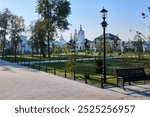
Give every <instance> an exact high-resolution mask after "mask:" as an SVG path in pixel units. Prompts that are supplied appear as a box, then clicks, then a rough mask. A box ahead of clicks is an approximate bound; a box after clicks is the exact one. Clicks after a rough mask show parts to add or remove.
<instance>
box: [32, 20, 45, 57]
mask: <svg viewBox="0 0 150 117" xmlns="http://www.w3.org/2000/svg"><path fill="white" fill-rule="evenodd" d="M43 24H44V22H43V21H40V20H38V21H37V22H36V24H35V33H36V35H37V36H36V40H37V42H38V45H39V49H40V56H41V55H42V56H43V57H46V53H45V50H46V44H45V36H46V31H45V26H44V25H43Z"/></svg>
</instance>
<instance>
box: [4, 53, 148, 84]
mask: <svg viewBox="0 0 150 117" xmlns="http://www.w3.org/2000/svg"><path fill="white" fill-rule="evenodd" d="M83 57H84V53H78V55H77V58H83ZM91 57H94V56H91ZM3 59H4V60H7V61H12V60H14V58H13V57H12V56H9V57H5V58H3ZM57 59H58V56H53V57H51V60H57ZM61 59H68V55H64V54H62V55H61ZM39 60H48V58H42V59H40V56H39V55H36V56H34V58H33V57H32V56H24V57H23V58H20V57H19V56H17V61H23V62H28V61H39ZM76 64H77V65H76V70H75V73H76V78H77V79H78V80H81V81H83V80H84V74H85V73H88V74H89V75H90V78H91V79H90V81H89V82H88V83H89V84H94V85H97V86H99V85H100V78H101V76H103V75H102V74H97V73H96V71H95V61H94V60H88V61H77V63H76ZM106 64H107V67H106V69H107V70H106V71H107V78H108V80H107V81H108V83H109V84H116V80H115V72H114V69H115V68H132V67H144V69H145V71H146V73H147V74H150V58H149V56H148V57H143V58H142V59H140V60H138V59H137V58H135V57H130V58H122V59H107V62H106ZM34 65H35V69H39V64H34ZM46 66H47V67H48V72H51V73H53V72H54V68H55V69H56V74H57V75H59V76H63V77H64V76H65V68H66V63H65V62H64V63H62V62H57V63H45V64H40V70H43V71H45V68H46ZM73 77H74V76H73V74H72V73H68V72H67V78H73ZM92 79H93V80H92Z"/></svg>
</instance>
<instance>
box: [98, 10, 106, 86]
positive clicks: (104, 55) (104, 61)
mask: <svg viewBox="0 0 150 117" xmlns="http://www.w3.org/2000/svg"><path fill="white" fill-rule="evenodd" d="M100 12H101V13H102V19H103V21H102V23H101V25H102V27H103V38H104V40H103V75H104V76H103V77H104V83H106V82H107V78H106V33H105V31H106V27H107V25H108V24H107V22H106V21H105V19H106V16H107V12H108V11H107V10H106V9H104V8H103V9H102V10H101V11H100Z"/></svg>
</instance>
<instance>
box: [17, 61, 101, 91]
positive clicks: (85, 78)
mask: <svg viewBox="0 0 150 117" xmlns="http://www.w3.org/2000/svg"><path fill="white" fill-rule="evenodd" d="M17 64H18V65H23V66H26V67H28V68H32V69H37V70H39V71H45V72H46V73H53V74H54V75H59V76H63V77H65V78H73V80H78V81H81V82H84V83H85V84H92V83H91V82H95V83H98V84H100V87H101V88H104V82H103V78H102V77H101V76H100V77H99V78H94V77H93V76H92V75H91V76H90V75H89V74H87V73H84V74H82V75H81V74H80V75H78V74H77V73H76V72H75V71H74V72H72V73H70V72H67V70H66V69H64V70H60V69H56V68H51V67H48V66H42V65H40V62H39V64H31V62H28V63H27V62H18V63H17ZM68 74H71V77H69V76H70V75H68Z"/></svg>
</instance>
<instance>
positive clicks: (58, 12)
mask: <svg viewBox="0 0 150 117" xmlns="http://www.w3.org/2000/svg"><path fill="white" fill-rule="evenodd" d="M37 12H38V14H40V15H41V16H42V19H43V20H44V22H45V23H43V25H45V27H46V28H45V29H46V32H47V43H48V57H50V42H51V41H53V37H54V34H55V33H56V32H57V29H60V30H67V29H68V26H69V22H68V21H67V17H68V16H69V14H70V13H71V8H70V2H68V1H67V0H38V5H37Z"/></svg>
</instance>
